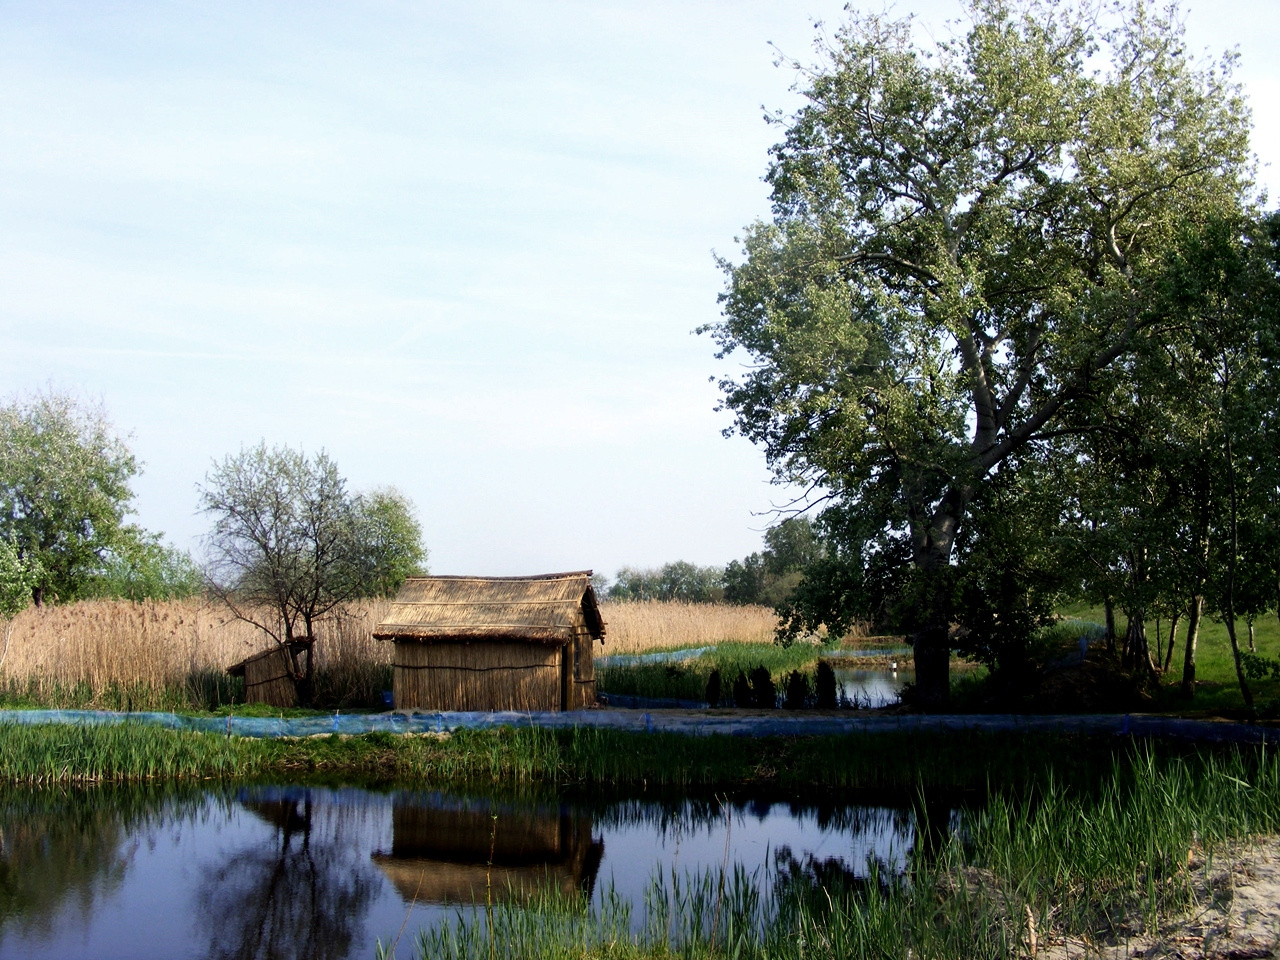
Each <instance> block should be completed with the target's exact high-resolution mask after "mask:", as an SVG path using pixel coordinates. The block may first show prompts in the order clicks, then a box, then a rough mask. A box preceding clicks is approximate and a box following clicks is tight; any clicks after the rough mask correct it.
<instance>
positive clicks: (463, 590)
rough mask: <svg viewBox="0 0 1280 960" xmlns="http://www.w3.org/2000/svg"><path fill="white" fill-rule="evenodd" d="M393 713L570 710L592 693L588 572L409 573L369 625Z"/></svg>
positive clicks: (593, 631)
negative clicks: (389, 649)
mask: <svg viewBox="0 0 1280 960" xmlns="http://www.w3.org/2000/svg"><path fill="white" fill-rule="evenodd" d="M373 635H374V637H375V638H377V639H379V640H393V641H395V670H394V673H393V680H392V684H393V687H394V695H395V705H396V708H397V709H400V710H576V709H580V708H582V707H588V706H590V705H592V704H593V703H595V700H596V674H595V666H594V660H593V644H594V643H595V641H596V640H600V639H602V638H603V637H604V620H602V619H601V617H600V608H599V606H598V605H597V603H596V594H595V591H594V590H593V589H592V588H591V572H590V571H589V570H588V571H584V572H578V573H553V574H545V575H543V576H537V577H414V578H411V579H409V580H406V581H405V583H404V586H403V587H401V589H400V593H399V594H397V596H396V599H395V603H394V604H393V605H392V607H391V609H390V610H389V611H387V615H386V617H385V618H384V619H383V621H382V622H381V623H379V624H378V626H377V627H376V628H375V629H374V631H373Z"/></svg>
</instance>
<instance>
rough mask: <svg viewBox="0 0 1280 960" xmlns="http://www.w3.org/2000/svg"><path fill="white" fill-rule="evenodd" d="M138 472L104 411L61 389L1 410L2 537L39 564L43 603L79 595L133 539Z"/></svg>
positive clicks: (38, 591) (38, 596)
mask: <svg viewBox="0 0 1280 960" xmlns="http://www.w3.org/2000/svg"><path fill="white" fill-rule="evenodd" d="M137 473H138V464H137V461H136V460H135V459H134V457H133V454H132V453H130V452H129V449H128V447H127V446H126V445H125V443H124V441H123V440H121V439H120V438H119V437H117V436H116V435H115V433H114V430H113V429H112V426H111V424H110V422H109V421H108V420H107V417H106V414H105V413H104V412H103V411H102V409H101V408H100V407H96V406H90V405H87V404H83V403H80V402H78V401H76V400H75V399H73V398H72V397H70V396H68V395H66V394H60V393H54V392H49V393H37V394H35V395H34V396H31V397H28V398H16V399H14V400H11V401H10V402H9V403H7V404H5V405H3V406H0V539H4V540H7V541H9V542H10V543H12V544H13V545H14V546H15V547H16V548H17V551H18V554H19V556H20V557H22V558H23V559H24V560H28V559H29V560H31V561H33V562H35V563H38V570H39V575H38V577H37V580H36V583H35V586H34V588H33V597H34V599H35V600H36V602H37V603H41V602H43V601H44V599H45V598H46V596H48V597H53V598H57V599H61V600H71V599H74V598H75V597H77V596H78V595H79V593H80V591H81V590H82V589H83V588H84V585H85V584H86V583H87V582H88V581H89V580H90V579H91V578H92V577H93V575H94V574H95V573H96V572H97V571H98V570H99V569H100V568H101V566H102V563H103V561H104V559H105V558H106V557H107V556H108V555H109V553H110V551H111V550H113V549H115V548H116V547H118V546H120V545H121V544H122V543H123V542H124V541H125V539H126V538H127V534H126V527H125V525H124V517H125V515H126V514H127V513H128V512H129V511H130V504H131V502H132V500H133V491H132V489H130V486H129V483H130V481H131V480H132V479H133V478H134V477H135V476H136V475H137ZM31 569H32V570H35V569H37V568H36V567H32V568H31Z"/></svg>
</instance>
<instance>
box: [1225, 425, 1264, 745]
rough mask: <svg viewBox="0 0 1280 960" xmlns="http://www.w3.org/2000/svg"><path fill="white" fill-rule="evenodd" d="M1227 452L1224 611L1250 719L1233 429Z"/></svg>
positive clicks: (1251, 697) (1242, 694)
mask: <svg viewBox="0 0 1280 960" xmlns="http://www.w3.org/2000/svg"><path fill="white" fill-rule="evenodd" d="M1226 434H1227V436H1226V453H1227V492H1228V493H1229V494H1230V505H1231V531H1230V533H1231V553H1230V554H1229V555H1228V556H1227V591H1226V593H1227V597H1226V600H1227V609H1226V610H1225V611H1224V613H1225V614H1226V620H1227V636H1228V637H1230V638H1231V656H1232V658H1234V660H1235V662H1236V680H1237V681H1239V683H1240V695H1241V696H1242V697H1244V708H1245V710H1247V711H1248V713H1249V719H1250V720H1251V721H1252V720H1256V719H1257V716H1258V715H1257V712H1256V711H1255V710H1254V709H1253V691H1252V690H1250V689H1249V681H1248V679H1247V678H1246V677H1245V675H1244V664H1242V663H1241V662H1240V642H1239V641H1238V640H1237V639H1236V556H1237V554H1238V553H1239V552H1240V527H1239V503H1238V502H1237V500H1236V465H1235V461H1234V459H1233V458H1232V456H1231V431H1230V429H1228V430H1227V431H1226Z"/></svg>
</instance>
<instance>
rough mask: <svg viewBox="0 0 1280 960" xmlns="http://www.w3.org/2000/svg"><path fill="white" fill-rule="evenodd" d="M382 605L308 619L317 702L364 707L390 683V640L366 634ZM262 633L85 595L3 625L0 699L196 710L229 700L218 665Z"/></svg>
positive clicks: (180, 606)
mask: <svg viewBox="0 0 1280 960" xmlns="http://www.w3.org/2000/svg"><path fill="white" fill-rule="evenodd" d="M386 607H387V604H386V602H385V601H371V602H365V603H362V604H358V605H354V606H353V607H351V608H350V609H349V610H348V611H346V612H345V613H343V614H342V615H339V616H336V617H332V618H329V619H327V620H325V621H323V622H321V623H320V624H319V625H318V628H317V642H316V658H317V665H316V668H317V702H319V703H321V704H324V705H333V706H347V705H352V706H354V705H360V706H366V705H367V706H374V705H376V704H378V703H380V697H381V690H383V689H387V688H389V686H390V664H391V655H392V651H391V645H390V644H387V643H379V642H377V641H375V640H374V639H373V635H372V630H373V625H374V624H376V623H377V621H378V620H379V619H380V617H381V616H382V614H383V612H384V611H385V609H386ZM273 643H274V641H273V640H271V639H270V637H268V636H266V635H265V634H264V633H263V632H262V631H261V630H259V629H258V628H256V627H254V626H253V625H252V624H248V623H245V622H243V621H240V620H236V619H234V618H232V617H231V616H230V615H229V614H228V613H227V611H226V610H225V608H223V607H221V606H218V605H216V604H212V603H208V602H204V601H201V600H198V599H192V600H176V601H167V602H156V601H147V602H142V603H131V602H128V601H123V600H89V601H82V602H80V603H73V604H67V605H65V606H46V607H42V608H39V609H36V608H31V609H28V610H26V611H24V612H23V613H21V614H19V616H18V617H17V619H16V621H15V622H14V625H13V634H12V637H11V640H10V646H9V651H8V653H7V655H6V657H5V661H4V664H3V667H0V703H4V704H7V705H20V706H22V705H25V706H36V705H39V706H53V707H91V708H100V709H118V710H146V709H203V708H208V707H216V706H218V705H220V704H225V703H228V702H229V701H230V699H231V698H232V696H233V695H234V692H235V688H234V686H233V683H232V681H231V678H229V677H228V676H227V674H226V668H227V667H229V666H231V665H232V664H233V663H236V662H238V661H240V660H243V659H244V658H245V657H248V656H251V655H252V654H254V653H257V652H259V651H261V650H266V649H269V648H270V646H271V645H272V644H273Z"/></svg>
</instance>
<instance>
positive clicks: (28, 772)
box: [0, 723, 1185, 792]
mask: <svg viewBox="0 0 1280 960" xmlns="http://www.w3.org/2000/svg"><path fill="white" fill-rule="evenodd" d="M1121 745H1122V741H1116V740H1114V739H1113V738H1102V739H1097V738H1078V737H1065V736H1062V737H1058V736H1045V735H1034V736H1033V735H1009V734H999V735H997V734H989V733H979V732H949V733H942V734H933V735H924V734H914V733H885V734H875V735H852V736H840V737H774V738H759V739H756V738H745V737H743V738H739V737H690V736H684V735H680V734H660V733H655V734H637V733H628V732H623V731H615V730H603V729H594V728H587V729H576V730H561V731H550V730H539V729H536V728H534V729H529V728H524V729H518V730H517V729H512V728H501V729H496V730H483V731H472V730H462V731H458V732H456V733H454V734H453V735H451V736H444V737H439V736H430V735H429V736H397V735H393V734H388V733H372V734H365V735H362V736H354V737H345V736H324V737H313V738H305V739H297V740H287V739H280V740H266V739H261V740H259V739H251V738H241V737H225V736H222V735H218V734H207V733H192V732H179V731H171V730H164V729H161V728H157V727H150V726H145V725H142V724H133V723H123V724H117V725H109V726H95V727H76V726H66V725H55V724H44V725H32V726H19V725H11V724H6V725H3V726H0V783H6V782H7V783H78V782H127V781H155V780H166V779H167V780H182V779H192V778H201V779H222V780H229V779H244V778H260V777H266V776H270V777H275V778H281V777H283V778H289V779H292V778H298V777H302V778H308V777H320V778H322V779H326V780H332V779H334V778H339V779H351V778H356V779H360V780H364V781H372V780H377V781H383V782H391V781H410V782H413V783H417V784H428V783H440V784H444V783H454V784H464V783H468V784H477V785H481V786H487V787H493V786H502V787H513V786H517V785H522V784H523V785H538V784H541V785H548V786H555V787H558V788H576V787H583V788H587V789H591V790H597V789H603V788H620V789H623V788H625V789H630V788H635V787H640V788H643V789H647V790H671V791H674V792H686V791H713V790H724V789H745V788H750V789H752V790H776V791H782V792H792V791H805V790H811V789H814V788H824V789H828V790H836V791H846V792H847V791H855V792H856V791H864V790H873V791H898V792H902V791H908V792H910V791H913V790H917V789H924V788H927V789H929V790H943V791H948V792H957V791H958V792H985V791H986V790H987V789H989V788H996V789H998V788H1003V787H1013V786H1015V785H1028V784H1036V783H1043V782H1047V781H1048V779H1049V778H1050V777H1052V776H1058V777H1061V778H1063V779H1064V781H1065V782H1072V783H1078V784H1084V783H1090V782H1096V781H1097V780H1098V779H1099V778H1100V777H1101V776H1102V775H1103V774H1104V773H1105V771H1106V769H1107V767H1108V764H1109V763H1110V759H1111V757H1112V756H1113V753H1114V751H1115V750H1117V749H1119V748H1120V746H1121ZM1160 751H1161V754H1160V755H1161V756H1162V757H1163V756H1169V757H1177V756H1181V755H1182V754H1183V753H1184V752H1185V748H1181V747H1176V746H1161V747H1160Z"/></svg>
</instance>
